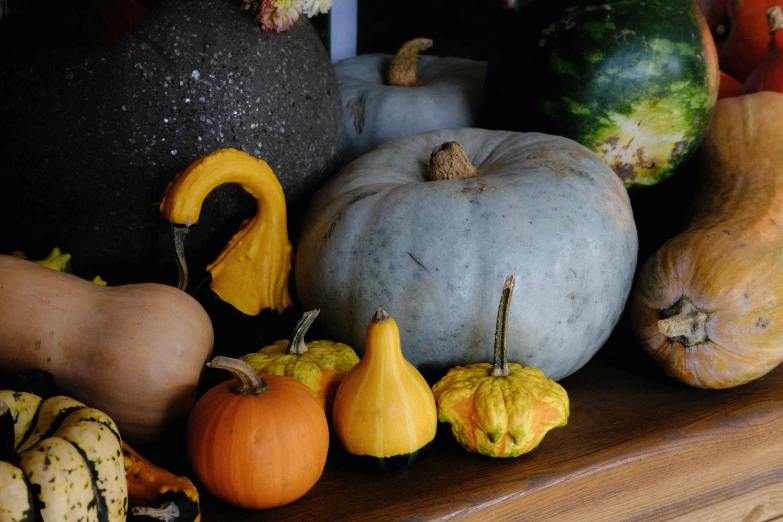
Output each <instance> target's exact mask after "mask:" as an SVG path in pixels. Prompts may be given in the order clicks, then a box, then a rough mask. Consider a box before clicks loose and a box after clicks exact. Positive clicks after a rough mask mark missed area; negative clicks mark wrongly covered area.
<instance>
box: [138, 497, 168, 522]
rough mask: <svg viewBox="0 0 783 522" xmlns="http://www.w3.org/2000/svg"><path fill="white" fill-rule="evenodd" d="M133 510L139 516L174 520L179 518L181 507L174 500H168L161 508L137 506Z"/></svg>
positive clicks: (166, 520) (166, 521) (165, 520)
mask: <svg viewBox="0 0 783 522" xmlns="http://www.w3.org/2000/svg"><path fill="white" fill-rule="evenodd" d="M131 511H132V512H133V514H134V515H135V516H137V517H149V518H154V519H156V520H163V521H164V522H172V521H174V520H177V519H178V518H179V508H178V507H177V505H176V504H175V503H174V502H166V503H165V504H163V505H162V506H160V507H159V508H151V507H135V508H133V509H132V510H131Z"/></svg>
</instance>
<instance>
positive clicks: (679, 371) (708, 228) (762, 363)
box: [630, 92, 783, 388]
mask: <svg viewBox="0 0 783 522" xmlns="http://www.w3.org/2000/svg"><path fill="white" fill-rule="evenodd" d="M781 143H783V94H779V93H771V92H762V93H756V94H752V95H748V96H740V97H737V98H727V99H724V100H720V101H719V102H718V106H717V110H716V113H715V119H714V121H713V124H712V126H711V128H710V131H709V132H708V134H707V138H706V140H705V142H704V146H703V148H702V152H701V155H700V158H699V160H700V163H701V168H702V176H703V178H702V180H701V185H700V188H699V189H698V190H697V193H696V195H695V198H694V205H693V207H692V208H691V215H692V217H691V221H690V224H689V225H688V227H687V228H686V230H685V231H684V232H682V233H681V234H680V235H678V236H676V237H674V238H673V239H671V240H670V241H668V242H667V243H666V244H664V245H663V246H662V247H661V248H660V249H659V250H658V251H657V252H656V253H655V254H654V255H653V256H652V257H651V258H650V259H649V260H648V261H647V263H646V264H645V265H644V267H643V268H642V270H641V272H640V273H639V275H638V277H637V281H636V286H635V289H634V292H633V294H632V298H631V303H630V306H631V320H632V325H633V329H634V333H635V334H636V336H637V338H638V339H639V342H640V343H641V345H642V347H643V348H644V350H645V351H646V352H647V353H648V354H649V355H651V356H652V357H653V359H655V360H656V361H657V362H658V363H659V364H660V365H661V366H662V367H663V368H664V369H665V370H666V371H667V372H668V373H669V374H670V375H672V376H673V377H675V378H676V379H678V380H680V381H682V382H685V383H687V384H690V385H692V386H697V387H701V388H729V387H732V386H737V385H740V384H744V383H746V382H748V381H751V380H753V379H756V378H758V377H761V376H762V375H764V374H766V373H767V372H769V371H770V370H772V369H773V368H774V367H775V366H777V365H778V364H780V362H781V361H783V306H780V302H781V299H783V272H781V255H782V254H781V253H782V252H783V156H782V155H781V152H780V144H781ZM683 296H686V297H688V298H689V299H690V300H691V301H692V303H693V304H694V305H695V306H696V307H698V308H699V309H702V310H705V311H706V312H707V314H708V318H707V322H706V333H707V338H706V340H705V341H704V342H702V343H699V344H695V345H693V346H691V347H685V346H684V344H682V343H680V342H672V341H671V340H670V339H669V338H667V337H666V336H665V335H663V334H662V333H661V331H660V329H659V327H658V321H659V320H660V319H662V311H663V310H666V309H668V308H670V307H672V305H674V304H675V303H676V302H677V301H678V300H679V299H680V298H681V297H683Z"/></svg>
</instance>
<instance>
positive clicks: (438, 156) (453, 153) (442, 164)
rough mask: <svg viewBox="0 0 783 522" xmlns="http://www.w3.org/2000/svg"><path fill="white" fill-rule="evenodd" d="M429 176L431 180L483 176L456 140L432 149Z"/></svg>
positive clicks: (428, 165)
mask: <svg viewBox="0 0 783 522" xmlns="http://www.w3.org/2000/svg"><path fill="white" fill-rule="evenodd" d="M427 176H428V178H429V180H430V181H440V180H442V179H468V178H475V177H477V176H481V172H479V171H478V170H477V169H476V167H474V166H473V164H472V163H471V162H470V159H468V155H467V154H465V151H464V150H462V145H460V144H459V143H458V142H456V141H447V142H446V143H442V144H440V145H438V146H437V147H435V148H434V149H432V154H430V161H429V163H427Z"/></svg>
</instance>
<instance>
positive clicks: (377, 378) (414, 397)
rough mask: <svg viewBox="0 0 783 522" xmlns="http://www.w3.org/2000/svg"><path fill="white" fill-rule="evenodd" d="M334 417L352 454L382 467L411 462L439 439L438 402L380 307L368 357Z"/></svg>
mask: <svg viewBox="0 0 783 522" xmlns="http://www.w3.org/2000/svg"><path fill="white" fill-rule="evenodd" d="M333 419H334V428H335V431H336V432H337V435H338V436H339V437H340V441H341V442H342V444H343V446H345V449H347V450H348V452H349V453H351V454H353V455H360V456H369V457H374V458H376V459H378V463H379V465H380V466H381V468H384V469H385V468H386V467H387V465H396V464H400V463H401V464H405V463H410V462H412V461H413V460H414V459H415V458H416V456H417V454H418V452H419V450H421V449H422V448H424V447H425V446H427V445H428V444H429V443H430V442H432V439H434V438H435V431H436V429H437V424H438V413H437V408H436V406H435V398H434V397H433V395H432V391H431V390H430V388H429V386H428V385H427V381H425V380H424V377H422V375H421V374H420V373H419V372H418V370H416V367H414V366H413V365H412V364H411V363H409V362H408V361H407V360H405V358H404V357H403V355H402V348H401V346H400V330H399V328H398V327H397V323H396V322H395V321H394V319H392V318H391V317H389V314H387V313H386V311H385V310H383V309H382V308H379V309H378V311H377V312H376V313H375V315H374V316H373V318H372V321H371V322H370V325H369V326H368V327H367V343H366V348H365V353H364V357H362V359H361V360H360V361H359V362H358V363H357V364H356V365H355V366H354V367H353V368H351V370H350V371H349V372H348V373H347V374H346V375H345V377H343V380H342V382H341V383H340V387H339V388H338V390H337V395H336V397H335V399H334V411H333ZM393 457H402V458H401V459H394V460H393V461H390V460H389V459H391V458H393ZM405 461H407V462H405Z"/></svg>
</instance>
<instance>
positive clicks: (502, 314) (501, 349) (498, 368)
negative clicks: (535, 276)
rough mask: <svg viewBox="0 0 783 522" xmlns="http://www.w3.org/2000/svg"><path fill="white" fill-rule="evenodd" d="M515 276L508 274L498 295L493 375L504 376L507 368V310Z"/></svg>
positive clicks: (515, 279) (509, 305)
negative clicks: (501, 292) (500, 293)
mask: <svg viewBox="0 0 783 522" xmlns="http://www.w3.org/2000/svg"><path fill="white" fill-rule="evenodd" d="M516 284H517V278H516V277H514V276H513V275H510V276H508V277H507V278H506V282H505V283H504V284H503V294H502V295H501V296H500V305H499V306H498V320H497V324H496V326H495V361H494V364H493V365H492V372H491V375H492V376H493V377H505V376H507V375H508V374H509V370H508V310H509V308H511V295H512V294H513V293H514V286H515V285H516Z"/></svg>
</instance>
